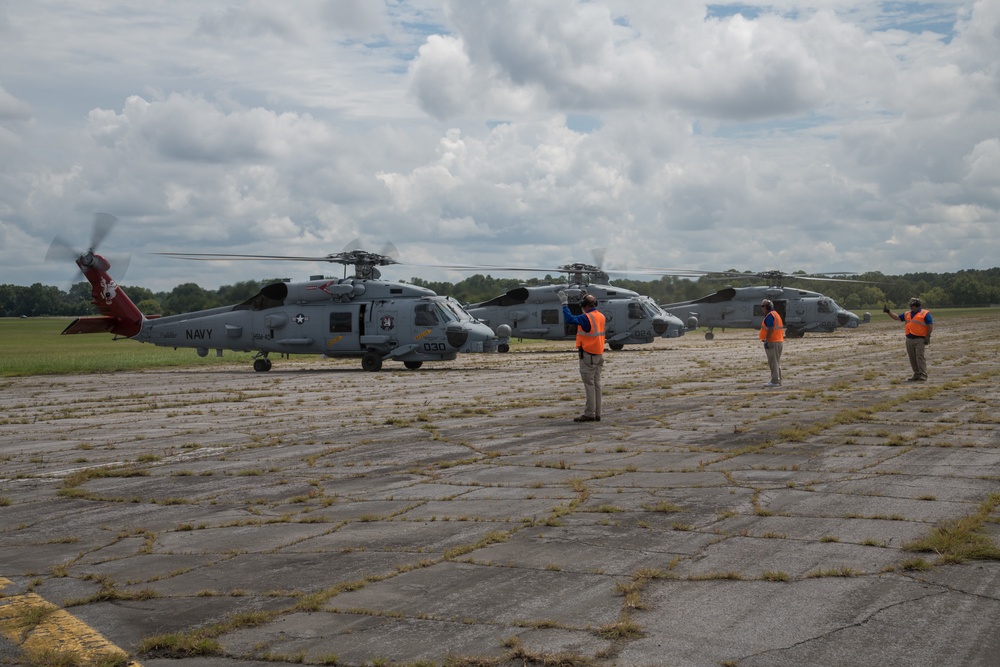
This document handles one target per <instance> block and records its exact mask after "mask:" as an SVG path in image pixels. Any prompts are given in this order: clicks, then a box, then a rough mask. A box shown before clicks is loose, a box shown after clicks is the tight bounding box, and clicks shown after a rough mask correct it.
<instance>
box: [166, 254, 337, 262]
mask: <svg viewBox="0 0 1000 667" xmlns="http://www.w3.org/2000/svg"><path fill="white" fill-rule="evenodd" d="M151 254H153V255H163V256H166V257H176V258H178V259H191V260H198V261H204V262H208V261H213V260H220V259H232V260H237V261H242V260H254V259H276V260H278V261H290V262H335V261H337V260H336V258H335V257H334V256H330V255H327V256H325V257H300V256H290V255H239V254H233V253H222V252H154V253H151Z"/></svg>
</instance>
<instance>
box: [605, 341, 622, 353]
mask: <svg viewBox="0 0 1000 667" xmlns="http://www.w3.org/2000/svg"><path fill="white" fill-rule="evenodd" d="M608 347H610V348H611V349H612V350H614V351H615V352H617V351H619V350H624V349H625V344H624V343H608Z"/></svg>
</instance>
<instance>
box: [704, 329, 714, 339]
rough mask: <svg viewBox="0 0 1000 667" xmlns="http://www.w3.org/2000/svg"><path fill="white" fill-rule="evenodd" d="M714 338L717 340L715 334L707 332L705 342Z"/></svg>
mask: <svg viewBox="0 0 1000 667" xmlns="http://www.w3.org/2000/svg"><path fill="white" fill-rule="evenodd" d="M713 338H715V334H714V333H712V332H711V331H706V332H705V340H712V339H713Z"/></svg>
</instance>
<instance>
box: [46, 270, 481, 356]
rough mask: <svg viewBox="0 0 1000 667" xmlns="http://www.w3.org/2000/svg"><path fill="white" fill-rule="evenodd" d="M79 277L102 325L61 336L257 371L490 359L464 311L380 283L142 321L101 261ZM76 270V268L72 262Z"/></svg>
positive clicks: (88, 322) (421, 291)
mask: <svg viewBox="0 0 1000 667" xmlns="http://www.w3.org/2000/svg"><path fill="white" fill-rule="evenodd" d="M94 257H95V258H96V260H89V261H90V262H91V263H92V264H94V266H91V265H90V264H88V265H86V266H84V265H82V264H81V267H80V268H81V269H82V270H84V273H85V275H87V278H88V280H90V282H91V284H92V285H93V295H94V303H95V304H97V305H98V306H99V308H100V309H101V312H102V313H104V316H103V317H96V318H93V317H91V318H79V319H77V320H74V321H73V322H72V323H71V324H70V325H69V326H68V327H66V329H65V330H64V331H63V333H65V334H73V333H98V332H109V333H114V334H116V335H123V336H126V337H128V338H132V339H134V340H137V341H140V342H143V343H151V344H153V345H159V346H164V347H173V348H194V349H195V350H197V352H198V354H199V355H200V356H207V355H208V353H209V350H216V352H217V354H218V355H220V356H221V354H222V351H223V350H234V351H239V352H256V353H257V357H256V360H255V362H254V369H255V370H257V371H266V370H270V368H271V362H270V360H269V359H268V358H267V357H268V355H269V354H271V353H276V354H320V355H323V356H326V357H361V365H362V367H363V368H364V369H365V370H369V371H377V370H379V369H381V367H382V362H383V361H386V360H392V361H400V362H403V364H404V365H406V366H407V367H408V368H419V367H420V365H421V364H422V363H423V362H425V361H447V360H451V359H455V358H456V357H457V356H458V354H459V353H460V352H495V351H496V350H497V347H498V342H497V339H496V336H495V335H494V334H493V331H492V330H491V329H490V328H489V327H487V326H486V325H485V324H483V323H481V322H477V321H476V320H475V319H474V318H473V317H472V316H471V315H469V313H468V312H466V311H465V310H464V309H463V308H462V306H461V304H460V303H459V302H458V301H456V300H454V299H452V298H450V297H445V296H438V295H437V294H435V293H434V292H433V291H431V290H429V289H426V288H423V287H418V286H415V285H407V284H405V283H393V282H387V281H381V280H367V279H358V278H344V279H341V280H337V279H319V280H312V281H309V282H304V283H285V282H276V283H271V284H269V285H266V286H264V287H263V288H262V289H261V291H260V292H258V293H257V294H256V295H254V296H253V297H251V298H250V299H247V300H246V301H244V302H243V303H239V304H236V305H233V306H222V307H218V308H211V309H208V310H201V311H195V312H190V313H181V314H178V315H168V316H164V317H156V316H153V317H148V318H147V317H145V316H143V315H142V314H141V313H139V311H138V309H136V308H135V306H134V305H133V304H132V302H131V301H130V300H129V299H128V297H127V296H126V295H125V294H124V292H122V291H121V290H120V289H119V288H118V286H117V284H115V283H114V281H113V280H111V278H110V277H109V276H108V275H107V273H106V270H107V261H106V260H104V259H103V258H102V257H100V256H99V255H94ZM78 263H79V262H78Z"/></svg>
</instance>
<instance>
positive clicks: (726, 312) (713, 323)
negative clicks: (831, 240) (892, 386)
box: [660, 271, 872, 340]
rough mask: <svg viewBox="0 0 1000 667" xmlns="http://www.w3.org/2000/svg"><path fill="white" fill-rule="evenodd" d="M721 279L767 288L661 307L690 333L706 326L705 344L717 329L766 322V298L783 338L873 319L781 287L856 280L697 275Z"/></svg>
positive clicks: (815, 295) (769, 273)
mask: <svg viewBox="0 0 1000 667" xmlns="http://www.w3.org/2000/svg"><path fill="white" fill-rule="evenodd" d="M701 273H703V274H705V275H710V276H713V277H714V276H716V275H718V276H719V277H721V278H752V277H757V278H762V279H765V280H767V281H768V284H767V285H758V286H753V287H732V286H727V287H724V288H723V289H720V290H718V291H717V292H713V293H712V294H709V295H707V296H703V297H701V298H700V299H694V300H692V301H682V302H678V303H668V304H660V307H661V308H663V310H665V311H667V312H668V313H671V314H673V315H676V316H677V317H679V318H681V319H683V320H684V321H685V323H686V324H687V327H688V329H697V328H698V327H699V326H703V327H708V331H707V332H706V333H705V339H706V340H712V339H713V338H714V337H715V334H714V333H712V330H713V329H714V328H715V327H719V328H732V329H757V328H760V324H761V321H762V320H763V319H764V315H765V314H766V313H764V311H763V309H762V308H761V305H760V304H761V301H762V300H764V299H770V300H771V301H772V302H773V303H774V308H775V310H777V311H778V314H779V315H781V319H782V321H783V322H784V323H785V336H787V337H789V338H801V337H802V336H804V335H805V334H806V333H807V332H823V333H830V332H832V331H833V330H834V329H838V328H846V329H855V328H857V326H858V324H859V323H862V322H863V323H865V324H867V323H868V322H870V321H871V318H872V316H871V313H865V314H864V315H863V316H862V317H860V318H859V317H858V316H857V315H855V314H854V313H852V312H850V311H847V310H845V309H843V308H841V307H840V306H839V305H837V302H836V301H834V300H833V299H831V298H830V297H828V296H825V295H823V294H820V293H819V292H811V291H808V290H803V289H799V288H796V287H785V286H784V285H783V283H784V281H785V279H786V278H794V279H795V280H819V281H833V282H858V281H854V280H847V279H842V278H830V277H827V276H818V275H805V274H786V273H782V272H781V271H765V272H762V273H720V274H712V273H711V272H707V271H705V272H701Z"/></svg>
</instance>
